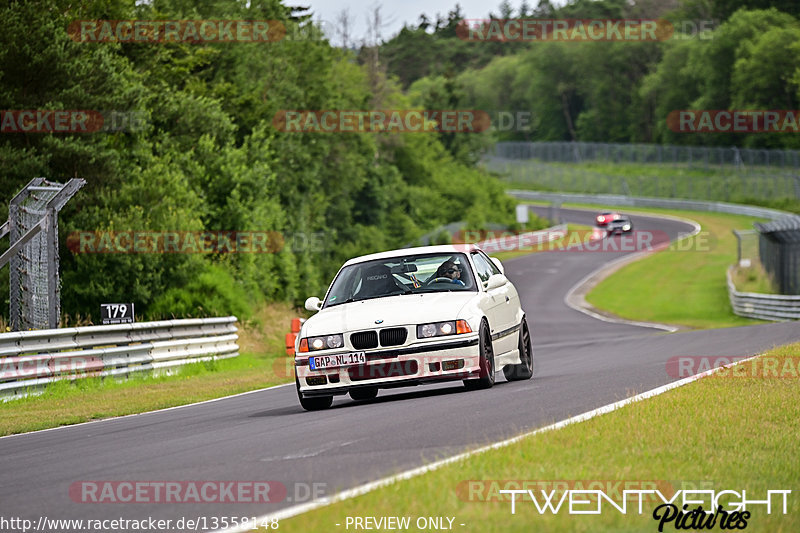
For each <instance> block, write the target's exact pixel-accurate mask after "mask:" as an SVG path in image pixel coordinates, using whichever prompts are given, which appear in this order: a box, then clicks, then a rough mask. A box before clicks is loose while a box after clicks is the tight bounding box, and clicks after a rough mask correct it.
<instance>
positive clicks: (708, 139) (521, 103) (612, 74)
mask: <svg viewBox="0 0 800 533" xmlns="http://www.w3.org/2000/svg"><path fill="white" fill-rule="evenodd" d="M798 16H800V3H798V2H794V1H791V0H781V1H767V0H685V1H682V2H681V1H669V0H668V1H633V2H628V1H626V0H600V1H591V0H577V1H572V2H568V3H567V4H566V5H564V6H562V7H558V8H557V7H553V5H552V4H550V3H549V2H547V1H546V0H545V1H542V2H539V4H538V5H537V6H536V7H535V8H531V7H529V4H528V3H527V2H525V1H523V2H521V4H520V5H519V6H514V7H512V5H511V4H510V3H509V2H507V1H505V2H502V3H501V4H500V6H499V8H498V9H497V10H495V11H493V12H491V13H488V14H487V18H497V19H509V18H542V19H548V18H549V19H553V18H561V19H598V18H601V19H658V20H664V21H668V22H669V23H670V24H671V28H672V29H673V30H674V33H671V34H670V35H669V38H664V39H663V40H658V41H655V42H646V41H645V42H642V41H605V42H603V41H596V42H547V41H529V42H513V41H511V42H501V41H477V42H473V41H468V40H465V39H463V38H460V37H459V32H458V27H459V23H461V21H462V20H463V19H464V14H463V13H462V11H461V8H460V7H458V5H456V7H454V8H453V9H452V10H451V11H449V13H447V15H440V16H439V17H438V18H437V19H436V20H435V21H431V20H428V18H427V17H422V18H421V19H420V20H419V22H418V23H417V24H416V25H413V26H406V27H404V28H403V30H402V31H401V32H400V33H399V34H397V35H396V36H394V37H393V38H392V39H390V40H388V41H387V42H386V43H384V44H383V45H382V46H381V53H382V55H383V58H384V60H385V62H386V64H387V66H388V70H389V72H390V73H391V74H392V75H394V76H395V77H396V78H397V80H398V81H399V83H400V84H401V85H402V86H403V87H404V88H406V89H407V91H408V94H409V95H410V96H411V97H412V100H413V101H414V103H416V104H419V105H426V106H434V107H435V106H436V105H437V104H438V105H441V104H442V103H443V102H449V103H451V105H457V106H460V107H463V108H476V109H484V110H493V111H500V110H508V111H515V112H516V111H525V112H530V115H531V117H532V120H531V126H530V128H528V129H527V130H526V131H501V132H497V135H496V137H497V138H499V139H503V140H531V141H575V140H578V141H596V142H623V143H624V142H644V143H669V144H694V145H713V146H747V147H758V148H761V147H769V148H791V149H797V148H800V135H797V133H794V134H792V133H789V134H785V133H773V134H764V133H756V134H730V133H715V134H709V133H702V134H686V133H682V132H675V131H672V130H671V129H670V128H668V127H667V116H668V115H669V113H670V112H671V111H673V110H686V109H700V110H722V109H747V110H765V109H784V110H797V109H798V107H800V24H798V18H797V17H798ZM362 55H364V53H363V52H362Z"/></svg>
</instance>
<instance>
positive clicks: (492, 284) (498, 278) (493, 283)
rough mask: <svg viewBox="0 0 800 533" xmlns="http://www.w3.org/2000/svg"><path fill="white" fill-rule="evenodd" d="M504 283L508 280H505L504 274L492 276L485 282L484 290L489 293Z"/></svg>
mask: <svg viewBox="0 0 800 533" xmlns="http://www.w3.org/2000/svg"><path fill="white" fill-rule="evenodd" d="M506 283H508V278H506V276H505V274H494V275H492V276H491V277H490V278H489V280H488V281H487V282H486V290H487V291H490V290H492V289H496V288H498V287H502V286H503V285H505V284H506Z"/></svg>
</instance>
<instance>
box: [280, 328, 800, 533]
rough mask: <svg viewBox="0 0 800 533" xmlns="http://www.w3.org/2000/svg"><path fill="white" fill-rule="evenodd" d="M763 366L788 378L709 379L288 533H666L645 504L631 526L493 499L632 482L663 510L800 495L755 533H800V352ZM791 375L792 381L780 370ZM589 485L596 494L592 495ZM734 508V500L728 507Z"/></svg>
mask: <svg viewBox="0 0 800 533" xmlns="http://www.w3.org/2000/svg"><path fill="white" fill-rule="evenodd" d="M767 356H768V357H771V358H776V359H777V360H778V361H781V362H782V363H780V364H779V368H780V369H782V370H784V371H783V372H781V373H780V374H779V375H780V377H766V378H765V377H738V376H735V374H734V373H733V372H730V371H728V372H727V373H725V374H724V376H727V377H707V378H704V379H701V380H699V381H697V382H694V383H691V384H689V385H686V386H683V387H680V388H678V389H673V390H671V391H668V392H666V393H664V394H662V395H660V396H657V397H654V398H651V399H648V400H645V401H641V402H636V403H634V404H631V405H628V406H625V407H623V408H621V409H618V410H616V411H613V412H611V413H609V414H606V415H602V416H598V417H596V418H593V419H591V420H588V421H585V422H581V423H578V424H573V425H570V426H567V427H564V428H562V429H560V430H557V431H549V432H544V433H540V434H537V435H533V436H530V437H526V438H524V439H522V440H521V441H519V442H516V443H514V444H512V445H510V446H507V447H504V448H501V449H498V450H493V451H490V452H485V453H482V454H478V455H475V456H472V457H470V458H469V459H467V460H464V461H461V462H458V463H453V464H451V465H448V466H445V467H442V468H441V469H439V470H436V471H434V472H431V473H428V474H425V475H422V476H418V477H415V478H412V479H410V480H406V481H402V482H397V483H394V484H392V485H389V486H386V487H383V488H380V489H378V490H375V491H373V492H370V493H368V494H366V495H363V496H360V497H357V498H354V499H350V500H347V501H343V502H339V503H336V504H332V505H330V506H327V507H323V508H321V509H318V510H315V511H312V512H309V513H305V514H303V515H299V516H297V517H294V518H291V519H287V520H283V521H281V522H280V529H281V531H284V532H293V531H347V530H348V529H347V528H345V524H346V520H347V517H362V518H363V517H376V518H379V517H387V516H397V517H404V516H407V517H411V524H412V527H410V528H409V530H410V531H417V530H418V529H416V528H415V527H414V525H413V524H415V521H416V520H417V519H418V517H450V518H454V520H453V529H455V530H456V531H464V532H473V531H474V532H480V533H486V532H493V531H498V532H501V531H502V532H506V531H548V532H550V531H556V532H558V531H631V532H633V531H637V532H638V531H658V521H656V520H654V519H653V518H652V516H651V515H652V512H653V509H654V508H655V506H656V505H657V503H654V502H653V501H652V500H647V499H646V500H645V503H644V508H643V509H644V513H643V514H641V515H639V514H635V512H636V511H635V509H636V502H632V501H630V500H629V501H628V514H622V513H620V512H618V511H617V510H616V509H614V508H613V507H612V506H611V505H609V504H608V503H607V502H603V508H602V514H598V515H570V514H568V512H567V509H566V508H562V509H560V511H559V512H558V513H555V514H553V513H550V512H545V513H544V514H540V513H539V512H538V511H537V510H536V508H535V507H534V506H533V504H532V503H531V500H530V498H529V497H527V496H526V497H525V499H522V498H521V497H518V499H517V508H516V513H515V514H513V515H512V514H511V508H510V500H509V499H508V496H507V495H502V494H500V493H499V492H497V491H498V490H499V489H501V488H520V486H522V483H523V482H526V481H527V482H528V486H529V487H531V488H533V490H539V489H540V488H541V489H544V490H546V491H548V492H549V491H550V490H553V487H563V486H564V483H561V482H565V483H566V485H567V486H569V488H571V489H573V490H577V489H581V488H584V489H588V488H596V489H599V490H603V491H604V492H607V493H609V494H612V493H613V490H614V488H613V487H615V486H617V487H618V486H619V485H615V483H616V482H621V483H625V482H628V483H629V485H628V486H629V488H631V489H633V490H637V489H640V490H646V489H647V488H653V487H655V488H659V489H660V490H662V493H663V494H664V495H665V496H666V497H667V498H669V497H671V496H672V495H673V493H672V492H670V490H669V489H670V488H672V489H674V490H678V489H683V490H688V489H690V488H699V489H707V490H714V491H717V492H719V491H722V490H736V491H741V490H742V489H744V490H746V491H747V497H748V499H749V500H753V499H763V496H764V495H766V491H767V490H784V489H789V490H792V491H793V492H792V494H791V495H790V497H789V499H788V502H789V506H788V509H787V514H785V515H784V514H783V513H782V511H781V512H776V507H773V510H772V511H773V512H772V514H766V512H765V506H763V505H756V506H752V507H750V510H751V513H752V516H751V517H750V519H749V520H748V521H747V530H748V531H769V532H793V531H798V530H800V495H798V494H797V491H798V489H800V462H798V461H797V435H798V434H800V387H798V372H800V368H798V357H800V343H798V344H793V345H789V346H783V347H779V348H776V349H773V350H771V351H770V352H768V353H767V354H766V355H765V356H762V357H767ZM784 363H785V364H786V365H788V368H789V371H786V370H785V369H786V368H787V366H781V365H783V364H784ZM665 372H666V370H665ZM493 481H496V482H497V483H493ZM514 481H516V482H517V483H516V485H514V484H513V482H514ZM592 481H594V482H595V483H594V485H591V486H590V483H591V482H592ZM509 482H511V483H509ZM555 482H559V483H561V484H560V485H556V484H555ZM623 488H624V486H623ZM619 490H622V489H621V488H620V489H619ZM534 494H538V492H535V493H534ZM561 494H563V493H559V495H558V496H557V498H558V499H560V497H561ZM694 496H697V494H692V495H688V497H689V499H694ZM612 497H613V494H612ZM706 501H708V499H707V497H706ZM733 501H735V499H734V498H733V497H726V498H723V500H722V502H723V503H724V502H728V503H730V502H733ZM621 503H622V502H621V501H617V504H618V505H621ZM565 505H566V504H565ZM695 507H696V505H691V506H690V508H692V509H693V508H695ZM579 508H581V509H586V508H587V506H583V507H579ZM704 508H706V509H707V508H708V505H707V504H706V505H704ZM728 508H729V509H730V507H728ZM336 524H341V525H340V526H337V525H336ZM460 524H464V525H463V526H461V525H460ZM445 525H447V521H446V520H445ZM717 527H719V526H718V525H717ZM350 529H351V530H352V529H353V528H352V526H351V528H350ZM715 529H716V528H715ZM673 530H675V527H674V522H673V523H671V524H667V525H666V526H665V527H664V531H673Z"/></svg>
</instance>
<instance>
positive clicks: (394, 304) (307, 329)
mask: <svg viewBox="0 0 800 533" xmlns="http://www.w3.org/2000/svg"><path fill="white" fill-rule="evenodd" d="M477 296H478V293H477V292H472V291H469V292H435V293H426V294H406V295H400V296H388V297H384V298H375V299H373V300H361V301H358V302H351V303H348V304H341V305H335V306H333V307H329V308H327V309H323V310H322V311H320V312H319V313H317V314H316V315H314V316H312V317H311V318H309V319H308V320H307V321H306V323H305V324H304V326H303V336H305V337H312V336H315V335H328V334H331V333H343V332H347V331H358V330H361V329H374V328H385V327H391V326H402V325H407V324H424V323H426V322H437V321H442V320H455V319H456V318H459V316H458V313H459V311H461V309H462V308H463V307H464V306H465V305H466V304H467V303H469V301H470V300H472V299H473V298H475V297H477ZM376 320H382V321H383V322H381V323H380V324H376V323H375V321H376Z"/></svg>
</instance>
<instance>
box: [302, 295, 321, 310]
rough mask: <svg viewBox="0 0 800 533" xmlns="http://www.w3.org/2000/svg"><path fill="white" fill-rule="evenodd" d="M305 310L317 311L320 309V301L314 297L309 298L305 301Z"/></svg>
mask: <svg viewBox="0 0 800 533" xmlns="http://www.w3.org/2000/svg"><path fill="white" fill-rule="evenodd" d="M306 309H307V310H309V311H319V310H320V309H322V301H321V300H320V299H319V298H317V297H316V296H311V297H310V298H308V299H307V300H306Z"/></svg>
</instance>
